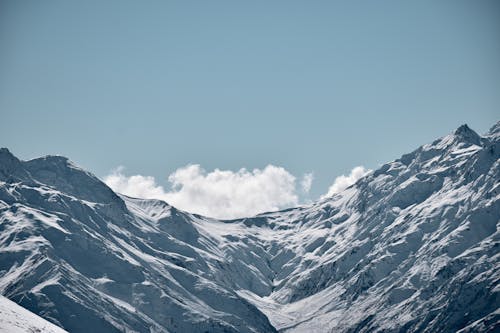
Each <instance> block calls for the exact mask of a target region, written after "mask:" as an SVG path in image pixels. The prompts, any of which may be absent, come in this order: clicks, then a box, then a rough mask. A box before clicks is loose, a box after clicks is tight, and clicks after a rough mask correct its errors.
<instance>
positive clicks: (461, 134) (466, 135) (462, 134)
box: [453, 124, 481, 145]
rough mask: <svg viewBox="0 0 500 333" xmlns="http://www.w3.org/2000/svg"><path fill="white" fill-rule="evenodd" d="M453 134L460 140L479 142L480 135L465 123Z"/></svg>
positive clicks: (472, 142)
mask: <svg viewBox="0 0 500 333" xmlns="http://www.w3.org/2000/svg"><path fill="white" fill-rule="evenodd" d="M453 134H454V136H455V137H456V138H458V139H459V140H460V141H465V142H468V143H471V144H475V145H480V144H481V137H480V136H479V134H477V133H476V132H474V130H472V129H471V128H470V127H469V126H468V125H467V124H463V125H462V126H460V127H459V128H457V129H456V130H455V132H454V133H453Z"/></svg>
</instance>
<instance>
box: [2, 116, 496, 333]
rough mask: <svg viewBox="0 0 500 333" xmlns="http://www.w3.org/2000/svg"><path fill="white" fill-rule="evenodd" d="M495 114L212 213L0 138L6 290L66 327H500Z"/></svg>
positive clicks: (215, 329)
mask: <svg viewBox="0 0 500 333" xmlns="http://www.w3.org/2000/svg"><path fill="white" fill-rule="evenodd" d="M499 136H500V123H497V124H496V125H495V126H494V127H493V128H492V129H491V130H490V131H489V132H488V133H487V134H486V135H484V136H479V135H478V134H476V133H475V132H474V131H472V130H471V129H469V128H468V127H467V126H465V125H464V126H461V127H460V128H458V129H457V130H456V131H455V132H454V133H453V134H450V135H448V136H445V137H443V138H441V139H438V140H436V141H434V142H433V143H431V144H427V145H424V146H422V147H420V148H418V149H417V150H415V151H414V152H412V153H410V154H407V155H404V156H402V157H401V158H400V159H398V160H396V161H393V162H390V163H387V164H385V165H383V166H382V167H381V168H380V169H378V170H376V171H374V172H372V173H370V174H368V175H366V176H365V177H363V178H361V179H360V180H359V181H358V182H357V183H356V184H354V185H353V186H351V187H349V188H347V189H346V190H345V191H343V192H341V193H339V194H337V195H335V196H334V197H332V198H328V199H324V200H321V201H319V202H316V203H314V204H311V205H309V206H304V207H298V208H293V209H288V210H285V211H280V212H272V213H265V214H261V215H258V216H256V217H251V218H245V219H237V220H231V221H219V220H215V219H210V218H206V217H202V216H199V215H195V214H189V213H186V212H183V211H180V210H178V209H176V208H174V207H171V206H169V205H168V204H167V203H165V202H162V201H158V200H143V199H135V198H130V197H126V196H123V195H119V194H116V193H114V192H113V191H112V190H111V189H109V188H108V187H107V186H106V185H105V184H104V183H103V182H101V181H100V180H99V179H97V178H96V177H95V176H93V175H92V174H90V173H88V172H86V171H84V170H82V169H80V168H78V167H77V166H75V165H74V164H73V163H71V162H70V161H69V160H68V159H66V158H63V157H58V156H47V157H43V158H37V159H34V160H29V161H20V160H18V159H17V158H16V157H14V156H13V155H12V154H11V153H10V152H9V151H8V150H6V149H2V150H0V293H1V294H3V295H4V296H6V297H8V298H9V299H11V300H13V301H15V302H16V303H18V304H20V305H21V306H23V307H25V308H27V309H29V310H30V311H32V312H34V313H36V314H38V315H40V316H41V317H43V318H45V319H47V320H49V321H51V322H53V323H55V324H56V325H58V326H60V327H63V328H64V329H66V330H67V331H69V332H123V331H127V332H132V331H137V332H276V331H279V332H377V331H378V332H456V331H460V332H483V331H484V332H488V331H490V332H493V331H497V330H500V299H499V295H500V294H499V292H500V286H499V279H500V265H499V256H500V251H499V248H500V246H499V245H500V235H499V231H498V228H499V223H500V159H499V157H500V138H499Z"/></svg>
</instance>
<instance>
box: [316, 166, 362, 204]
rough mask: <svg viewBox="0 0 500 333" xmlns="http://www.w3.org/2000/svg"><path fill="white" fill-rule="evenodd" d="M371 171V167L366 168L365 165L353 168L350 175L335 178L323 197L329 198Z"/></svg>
mask: <svg viewBox="0 0 500 333" xmlns="http://www.w3.org/2000/svg"><path fill="white" fill-rule="evenodd" d="M370 171H371V170H370V169H365V168H364V167H363V166H357V167H355V168H354V169H352V170H351V173H350V174H349V176H345V175H341V176H339V177H337V178H335V181H334V182H333V184H332V185H331V186H330V188H329V189H328V193H327V194H326V195H323V196H322V197H321V198H322V199H323V198H328V197H331V196H333V195H334V194H336V193H339V192H341V191H343V190H345V189H346V188H348V187H349V186H351V185H352V184H354V183H355V182H356V181H357V180H358V179H360V178H361V177H363V176H364V175H366V174H367V173H369V172H370Z"/></svg>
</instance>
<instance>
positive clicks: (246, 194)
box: [104, 164, 312, 219]
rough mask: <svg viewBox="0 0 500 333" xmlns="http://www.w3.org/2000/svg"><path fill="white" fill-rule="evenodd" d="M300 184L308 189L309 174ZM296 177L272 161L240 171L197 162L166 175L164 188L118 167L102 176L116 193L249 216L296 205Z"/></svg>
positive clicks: (196, 209) (229, 215)
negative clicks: (207, 168) (210, 167)
mask: <svg viewBox="0 0 500 333" xmlns="http://www.w3.org/2000/svg"><path fill="white" fill-rule="evenodd" d="M309 178H310V176H307V180H306V181H305V183H304V182H303V184H305V185H307V186H306V187H307V189H308V190H309V189H310V187H311V183H312V178H311V179H309ZM295 180H296V178H295V177H294V176H293V175H292V174H290V173H289V172H288V171H287V170H285V169H284V168H281V167H277V166H274V165H268V166H266V167H265V168H264V169H262V170H260V169H254V170H252V171H249V170H247V169H240V170H239V171H236V172H234V171H230V170H219V169H215V170H213V171H211V172H207V171H205V170H204V169H202V168H201V167H200V165H196V164H195V165H188V166H185V167H182V168H179V169H177V170H176V171H175V172H173V173H172V174H171V175H170V176H169V177H168V181H169V182H170V184H171V188H170V189H169V190H168V191H167V190H165V189H164V188H163V187H162V186H160V185H158V184H157V183H156V181H155V179H154V178H153V177H149V176H142V175H134V176H126V175H125V174H124V168H123V167H120V168H118V169H116V170H115V171H113V172H112V173H111V174H110V175H108V176H106V177H105V178H104V182H105V183H106V184H107V185H108V186H109V187H111V188H112V189H113V190H114V191H116V192H118V193H123V194H125V195H129V196H132V197H139V198H146V199H153V198H155V199H162V200H165V201H166V202H168V203H169V204H171V205H173V206H175V207H177V208H179V209H182V210H186V211H189V212H192V213H198V214H202V215H205V216H211V217H215V218H226V219H227V218H237V217H245V216H252V215H256V214H258V213H262V212H266V211H274V210H279V209H281V208H285V207H290V206H295V205H298V203H299V197H298V195H297V190H296V184H295Z"/></svg>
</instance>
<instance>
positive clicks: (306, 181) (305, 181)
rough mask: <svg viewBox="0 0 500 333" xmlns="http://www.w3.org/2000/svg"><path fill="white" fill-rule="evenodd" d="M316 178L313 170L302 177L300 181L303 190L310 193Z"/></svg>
mask: <svg viewBox="0 0 500 333" xmlns="http://www.w3.org/2000/svg"><path fill="white" fill-rule="evenodd" d="M313 180H314V174H313V173H312V172H309V173H306V174H304V176H303V177H302V181H301V182H300V186H302V191H304V192H305V193H309V191H310V190H311V185H312V182H313Z"/></svg>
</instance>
